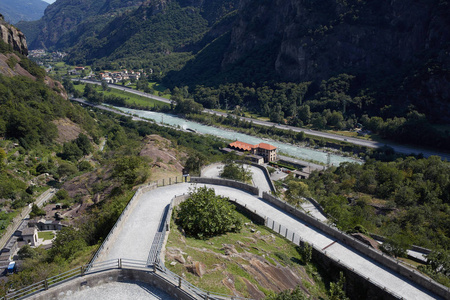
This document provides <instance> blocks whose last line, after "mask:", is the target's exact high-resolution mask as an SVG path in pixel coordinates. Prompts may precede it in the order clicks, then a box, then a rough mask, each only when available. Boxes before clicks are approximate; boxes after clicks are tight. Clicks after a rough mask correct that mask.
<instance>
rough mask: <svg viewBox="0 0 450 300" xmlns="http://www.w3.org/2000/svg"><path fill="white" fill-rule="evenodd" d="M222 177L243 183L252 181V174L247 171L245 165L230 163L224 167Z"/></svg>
mask: <svg viewBox="0 0 450 300" xmlns="http://www.w3.org/2000/svg"><path fill="white" fill-rule="evenodd" d="M220 177H222V178H227V179H232V180H237V181H242V182H250V181H251V180H252V172H251V171H250V170H248V169H246V168H245V166H244V164H238V163H235V162H229V163H227V164H225V166H224V167H223V170H222V172H221V173H220Z"/></svg>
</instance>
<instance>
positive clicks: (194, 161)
mask: <svg viewBox="0 0 450 300" xmlns="http://www.w3.org/2000/svg"><path fill="white" fill-rule="evenodd" d="M205 163H206V157H205V156H204V155H203V154H200V153H194V154H191V155H189V157H188V159H187V160H186V163H185V164H184V169H185V171H186V172H187V173H189V174H200V168H201V167H202V166H203V165H204V164H205Z"/></svg>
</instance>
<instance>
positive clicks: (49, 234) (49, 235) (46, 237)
mask: <svg viewBox="0 0 450 300" xmlns="http://www.w3.org/2000/svg"><path fill="white" fill-rule="evenodd" d="M38 237H39V238H40V239H44V240H51V239H53V238H54V237H55V234H54V233H53V231H40V232H38Z"/></svg>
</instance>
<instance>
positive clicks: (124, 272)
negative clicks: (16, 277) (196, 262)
mask: <svg viewBox="0 0 450 300" xmlns="http://www.w3.org/2000/svg"><path fill="white" fill-rule="evenodd" d="M112 282H134V283H139V282H142V283H145V284H148V285H150V286H153V287H155V288H158V289H160V290H161V291H164V292H166V293H167V294H169V295H170V296H172V297H173V298H175V299H180V300H193V299H197V297H195V296H194V295H191V294H189V293H187V292H186V291H185V290H184V289H183V288H179V287H177V286H176V285H174V284H173V283H171V282H169V281H167V280H166V279H165V278H164V277H162V276H159V275H158V274H157V273H154V272H148V271H143V270H133V269H114V270H109V271H104V272H99V273H94V274H90V275H85V276H83V277H79V278H76V279H73V280H70V281H68V282H66V283H64V284H61V285H58V286H56V287H53V288H51V289H49V290H47V291H45V292H41V293H39V294H36V295H32V296H29V297H27V299H33V300H47V299H61V298H62V297H64V296H69V295H73V294H74V293H76V292H80V291H83V290H87V289H91V288H93V287H96V286H100V285H103V284H107V283H112Z"/></svg>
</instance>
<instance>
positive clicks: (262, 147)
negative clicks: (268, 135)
mask: <svg viewBox="0 0 450 300" xmlns="http://www.w3.org/2000/svg"><path fill="white" fill-rule="evenodd" d="M255 148H261V149H265V150H275V149H277V147H275V146H272V145H269V144H266V143H259V144H258V145H255Z"/></svg>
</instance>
